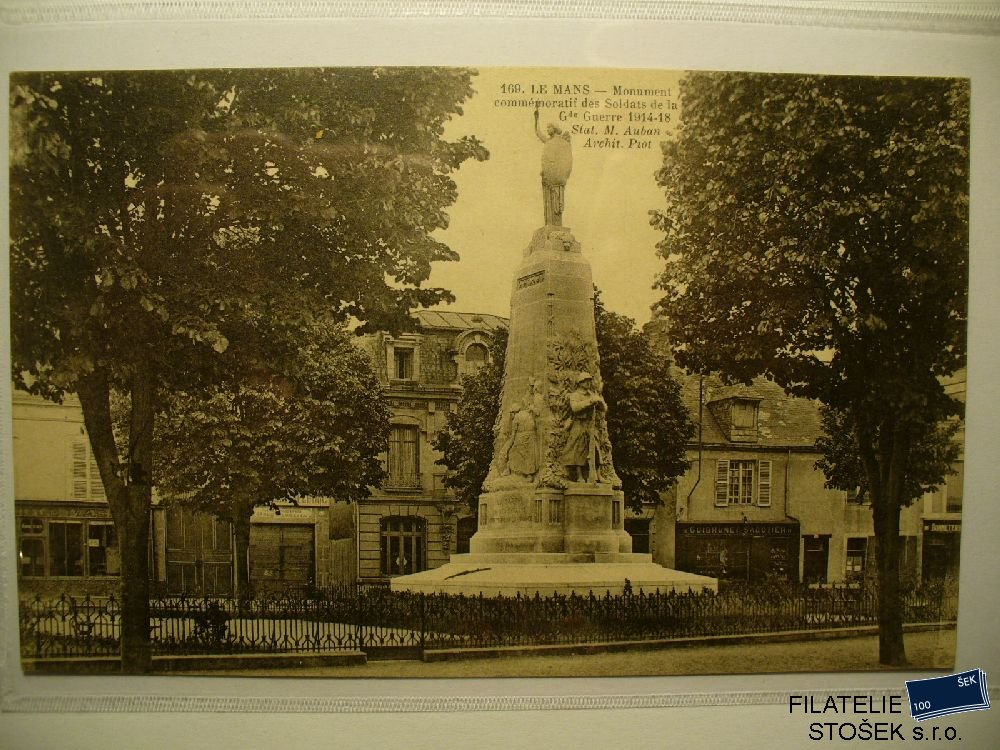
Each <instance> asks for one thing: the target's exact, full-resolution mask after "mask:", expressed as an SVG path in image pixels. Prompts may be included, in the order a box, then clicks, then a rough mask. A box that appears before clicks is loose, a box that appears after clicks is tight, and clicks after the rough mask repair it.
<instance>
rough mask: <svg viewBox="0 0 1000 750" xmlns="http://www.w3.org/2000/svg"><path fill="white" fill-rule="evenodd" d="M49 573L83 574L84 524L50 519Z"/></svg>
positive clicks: (60, 574)
mask: <svg viewBox="0 0 1000 750" xmlns="http://www.w3.org/2000/svg"><path fill="white" fill-rule="evenodd" d="M49 575H52V576H82V575H83V524H82V523H80V522H69V521H49Z"/></svg>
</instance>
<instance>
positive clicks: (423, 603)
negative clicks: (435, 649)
mask: <svg viewBox="0 0 1000 750" xmlns="http://www.w3.org/2000/svg"><path fill="white" fill-rule="evenodd" d="M426 646H427V594H425V593H424V592H423V591H421V592H420V658H421V659H422V658H423V656H424V648H426Z"/></svg>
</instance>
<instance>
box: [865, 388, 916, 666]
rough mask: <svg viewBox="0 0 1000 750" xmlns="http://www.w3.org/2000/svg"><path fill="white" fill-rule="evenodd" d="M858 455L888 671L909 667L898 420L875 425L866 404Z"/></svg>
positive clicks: (881, 654) (881, 653)
mask: <svg viewBox="0 0 1000 750" xmlns="http://www.w3.org/2000/svg"><path fill="white" fill-rule="evenodd" d="M853 417H854V419H853V421H854V432H855V436H856V437H857V440H858V453H859V456H860V458H861V464H862V466H863V467H864V471H865V476H866V477H867V478H868V489H869V492H870V493H871V501H872V521H873V525H874V529H875V550H874V553H875V564H876V571H877V575H876V578H877V583H878V660H879V663H880V664H885V665H886V666H892V667H901V666H905V665H906V663H907V661H906V649H905V647H904V645H903V608H902V602H901V599H900V588H899V550H900V544H899V512H900V509H901V508H902V492H903V481H902V480H903V471H904V467H905V464H906V457H907V456H906V450H907V445H906V443H905V441H904V440H902V439H900V438H899V433H898V421H897V419H892V418H888V419H884V420H882V421H881V423H879V424H877V425H876V423H875V420H874V418H873V416H872V415H871V414H870V412H869V411H868V410H866V408H865V407H864V406H863V405H862V406H859V407H856V408H855V409H854V410H853Z"/></svg>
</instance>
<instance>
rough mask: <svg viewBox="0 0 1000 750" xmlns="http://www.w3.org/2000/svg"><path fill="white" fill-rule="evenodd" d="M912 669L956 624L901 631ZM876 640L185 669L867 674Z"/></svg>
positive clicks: (926, 660) (944, 659)
mask: <svg viewBox="0 0 1000 750" xmlns="http://www.w3.org/2000/svg"><path fill="white" fill-rule="evenodd" d="M905 643H906V655H907V658H908V659H909V661H910V667H909V668H910V669H914V670H918V669H950V668H951V667H952V666H953V663H954V658H955V644H956V631H955V629H954V628H949V629H944V630H936V631H930V632H922V633H908V634H906V636H905ZM879 669H881V667H880V666H879V664H878V637H877V636H865V637H859V638H845V639H840V640H829V641H806V642H794V643H763V644H754V645H724V646H691V647H686V648H667V649H662V650H656V651H630V652H621V653H601V654H586V655H567V656H515V657H505V658H496V659H475V660H470V661H452V662H448V661H445V662H433V663H425V662H421V661H371V662H368V663H367V664H361V665H353V666H340V667H315V668H304V669H255V670H238V671H237V670H231V671H224V672H223V671H211V672H186V673H185V674H186V675H194V674H205V675H214V676H223V675H227V676H245V677H355V678H356V677H364V678H382V679H384V678H400V677H404V678H419V677H438V678H440V677H640V676H649V675H680V674H691V675H693V674H750V673H764V672H867V671H872V670H879Z"/></svg>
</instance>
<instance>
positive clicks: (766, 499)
mask: <svg viewBox="0 0 1000 750" xmlns="http://www.w3.org/2000/svg"><path fill="white" fill-rule="evenodd" d="M758 471H759V474H758V479H757V504H758V505H761V506H768V505H770V504H771V462H770V461H760V462H759V463H758Z"/></svg>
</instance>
